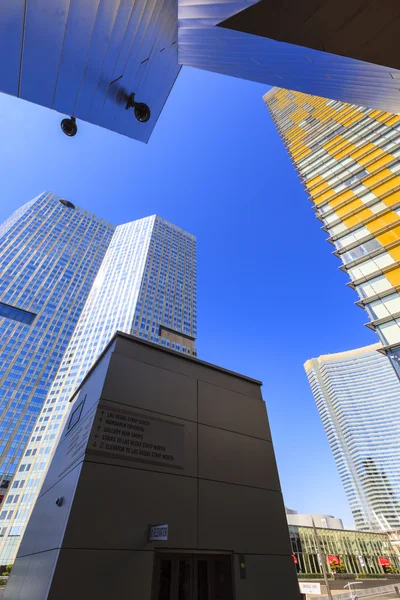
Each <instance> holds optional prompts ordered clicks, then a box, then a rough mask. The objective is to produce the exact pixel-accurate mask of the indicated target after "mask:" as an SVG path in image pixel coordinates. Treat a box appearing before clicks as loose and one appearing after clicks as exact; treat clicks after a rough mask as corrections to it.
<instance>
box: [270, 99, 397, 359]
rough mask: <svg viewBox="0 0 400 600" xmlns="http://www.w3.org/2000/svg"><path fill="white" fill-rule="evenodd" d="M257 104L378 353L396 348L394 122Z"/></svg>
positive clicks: (375, 115) (292, 103) (338, 108)
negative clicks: (291, 165) (270, 120)
mask: <svg viewBox="0 0 400 600" xmlns="http://www.w3.org/2000/svg"><path fill="white" fill-rule="evenodd" d="M264 99H265V101H266V103H267V106H268V108H269V110H270V112H271V115H272V118H273V119H274V121H275V124H276V126H277V128H278V130H279V133H280V135H281V137H282V139H283V141H284V143H285V146H286V148H287V149H288V151H289V153H290V156H291V158H292V160H293V162H294V165H295V167H296V169H297V171H298V173H299V175H300V177H301V180H302V182H303V184H304V185H305V187H306V189H307V192H308V195H309V197H310V200H311V201H312V203H313V205H314V210H315V213H316V216H317V218H318V219H319V220H320V221H321V222H322V223H323V229H324V230H325V231H326V232H327V234H328V236H329V237H328V241H329V242H330V243H331V244H332V245H333V246H334V247H335V252H334V254H336V255H337V256H338V257H339V258H340V260H341V261H342V263H343V265H342V267H341V269H342V270H343V271H344V272H345V273H347V274H348V276H349V278H350V283H349V285H350V286H351V287H352V288H354V289H355V290H356V292H357V294H358V296H359V302H358V304H359V306H361V307H362V308H364V309H365V311H366V313H367V316H368V318H369V320H370V322H371V324H369V326H370V327H372V328H373V329H375V330H376V332H377V334H378V335H379V337H380V340H381V342H382V344H383V346H384V349H385V352H387V353H388V355H389V357H390V358H391V360H392V362H393V366H394V367H395V368H396V369H398V358H397V354H398V352H399V349H398V348H400V296H399V290H400V115H394V114H391V113H387V112H383V111H380V110H372V109H369V108H362V107H360V106H355V105H351V104H344V103H343V102H336V101H334V100H327V99H326V98H319V97H317V96H308V95H306V94H301V93H298V92H291V91H288V90H281V89H277V88H274V90H271V91H270V92H268V93H267V94H266V95H265V96H264Z"/></svg>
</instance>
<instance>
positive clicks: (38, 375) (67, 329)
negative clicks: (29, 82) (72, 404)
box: [0, 193, 114, 517]
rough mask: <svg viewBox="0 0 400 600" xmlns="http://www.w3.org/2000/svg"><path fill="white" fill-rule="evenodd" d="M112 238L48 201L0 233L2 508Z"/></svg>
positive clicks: (62, 204)
mask: <svg viewBox="0 0 400 600" xmlns="http://www.w3.org/2000/svg"><path fill="white" fill-rule="evenodd" d="M113 230H114V227H113V226H112V225H110V224H109V223H106V222H105V221H103V220H102V219H99V218H97V217H95V216H94V215H92V214H90V213H88V212H86V211H85V210H82V209H81V208H77V207H75V206H74V205H73V204H71V203H70V202H67V201H66V200H64V199H62V198H59V197H57V196H55V195H54V194H51V193H43V194H40V195H39V196H38V197H37V198H34V199H33V200H31V201H30V202H27V203H26V204H24V205H23V206H22V207H21V208H19V209H18V210H16V211H15V212H14V213H13V214H12V215H11V216H10V217H9V218H8V219H7V220H6V221H5V222H4V223H3V224H2V225H1V226H0V273H1V275H0V390H1V392H0V492H1V493H0V499H1V500H2V499H3V496H4V494H5V493H6V490H7V488H8V486H9V482H10V480H11V479H12V477H13V475H14V473H15V471H16V469H17V465H18V463H19V462H20V459H21V457H22V455H23V453H24V449H25V447H26V444H27V442H28V439H29V436H30V434H31V432H32V430H33V428H34V425H35V422H36V419H37V417H38V414H39V412H40V409H41V407H42V405H43V403H44V401H45V399H46V396H47V393H48V392H49V389H50V386H51V383H52V381H53V380H54V378H55V376H56V373H57V370H58V367H59V366H60V363H61V360H62V357H63V354H64V351H65V349H66V347H67V345H68V342H69V341H70V339H71V336H72V333H73V331H74V328H75V325H76V323H77V321H78V318H79V316H80V314H81V312H82V309H83V306H84V303H85V300H86V299H87V297H88V294H89V292H90V288H91V287H92V284H93V281H94V278H95V276H96V273H97V271H98V269H99V268H100V265H101V261H102V260H103V258H104V255H105V252H106V250H107V246H108V244H109V242H110V240H111V237H112V234H113ZM10 509H12V507H10ZM7 512H12V510H10V511H7ZM3 517H4V514H3Z"/></svg>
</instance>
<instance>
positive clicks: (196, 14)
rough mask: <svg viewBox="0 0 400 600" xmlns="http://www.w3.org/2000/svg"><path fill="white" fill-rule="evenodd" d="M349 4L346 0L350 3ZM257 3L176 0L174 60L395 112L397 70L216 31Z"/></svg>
mask: <svg viewBox="0 0 400 600" xmlns="http://www.w3.org/2000/svg"><path fill="white" fill-rule="evenodd" d="M351 1H352V0H349V2H351ZM252 4H256V2H245V1H244V0H242V1H237V2H223V3H220V4H216V3H215V2H212V1H210V0H178V30H179V33H178V39H179V62H180V63H181V64H184V65H189V66H192V67H197V68H199V69H206V70H208V71H214V72H217V73H224V74H226V75H231V76H233V77H240V78H243V79H249V80H252V81H258V82H261V83H266V84H269V85H273V86H278V87H281V88H288V89H291V90H299V91H302V92H306V93H309V94H313V95H316V96H323V97H326V98H333V99H335V100H342V101H345V102H350V103H354V104H359V105H361V106H370V107H373V108H381V109H385V110H388V111H391V112H400V71H398V70H396V69H393V68H390V67H383V66H379V65H374V64H371V63H366V62H362V61H359V60H354V59H351V58H346V57H342V56H338V55H335V54H328V53H327V52H322V51H319V50H312V49H309V48H305V47H302V46H296V45H294V44H288V43H285V42H279V41H275V40H271V39H266V38H264V37H260V36H257V35H252V34H249V33H243V32H241V31H236V30H233V29H226V28H225V27H226V25H225V24H224V26H223V27H218V24H222V23H223V22H224V21H226V19H228V18H229V17H230V16H232V15H234V14H236V13H238V12H239V11H240V10H244V9H245V8H248V7H249V6H251V5H252Z"/></svg>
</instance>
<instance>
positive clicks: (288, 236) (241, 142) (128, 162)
mask: <svg viewBox="0 0 400 600" xmlns="http://www.w3.org/2000/svg"><path fill="white" fill-rule="evenodd" d="M267 89H268V88H267V87H266V86H264V85H260V84H255V83H251V82H246V81H241V80H239V79H233V78H229V77H225V76H222V75H217V74H214V73H207V72H202V71H198V70H195V69H189V68H184V69H183V70H182V72H181V74H180V76H179V77H178V80H177V83H176V85H175V88H174V89H173V91H172V93H171V95H170V97H169V100H168V102H167V104H166V107H165V109H164V112H163V113H162V115H161V117H160V120H159V122H158V124H157V127H156V129H155V131H154V133H153V136H152V138H151V139H150V142H149V144H148V145H144V144H141V143H139V142H136V141H133V140H130V139H128V138H124V137H122V136H119V135H117V134H114V133H111V132H109V131H106V130H104V129H101V128H98V127H95V126H93V125H89V124H86V123H78V126H79V133H78V135H77V136H76V137H75V138H71V139H69V138H67V137H65V136H64V135H63V134H62V133H61V130H60V126H59V123H60V119H61V116H60V115H59V114H58V113H56V112H53V111H49V110H47V109H44V108H41V107H38V106H35V105H33V104H28V103H26V102H23V101H21V100H17V99H15V98H12V97H10V96H5V95H3V94H0V113H1V115H2V139H3V143H2V145H1V148H0V164H1V166H2V168H1V175H2V176H1V179H0V221H3V220H4V219H5V218H6V217H7V216H8V215H9V214H10V213H11V212H12V211H13V210H15V209H16V208H17V207H18V206H20V205H21V204H23V203H24V202H26V201H28V200H30V199H31V198H33V197H34V196H35V195H37V194H38V193H40V192H42V191H44V190H49V191H52V192H54V193H56V194H59V195H62V196H64V197H65V198H67V199H68V200H70V201H72V202H73V203H75V204H77V205H79V206H82V207H84V208H86V209H87V210H89V211H92V212H94V213H96V214H97V215H99V216H101V217H103V218H105V219H107V220H109V221H111V222H113V223H115V224H120V223H124V222H127V221H131V220H134V219H137V218H140V217H144V216H147V215H151V214H154V213H157V214H159V215H161V216H162V217H164V218H166V219H168V220H170V221H172V222H173V223H175V224H177V225H179V226H180V227H183V228H185V229H187V230H188V231H190V232H191V233H193V234H195V235H196V237H197V242H198V301H199V302H198V315H199V323H198V332H199V338H198V353H199V358H202V359H204V360H206V361H209V362H213V363H216V364H218V365H221V366H223V367H226V368H228V369H231V370H234V371H238V372H240V373H243V374H246V375H249V376H252V377H255V378H257V379H261V380H262V381H263V382H264V386H263V394H264V398H265V401H266V403H267V409H268V413H269V417H270V421H271V427H272V433H273V439H274V444H275V450H276V455H277V460H278V467H279V472H280V476H281V482H282V487H283V492H284V497H285V502H286V504H287V506H289V507H290V508H295V509H297V510H299V511H300V512H322V513H328V514H334V515H335V516H339V517H342V518H343V519H344V521H345V523H347V524H351V523H352V518H351V513H350V511H349V508H348V505H347V501H346V498H345V496H344V492H343V490H342V486H341V483H340V480H339V477H338V474H337V472H336V468H335V464H334V462H333V458H332V456H331V452H330V449H329V446H328V443H327V440H326V437H325V433H324V431H323V428H322V425H321V423H320V420H319V417H318V413H317V409H316V407H315V403H314V400H313V397H312V395H311V391H310V389H309V386H308V383H307V379H306V376H305V373H304V370H303V363H304V362H305V361H306V360H307V359H308V358H311V357H314V356H318V355H320V354H327V353H330V352H338V351H342V350H347V349H351V348H355V347H358V346H362V345H365V344H369V343H374V342H376V341H377V338H376V336H375V334H373V333H372V332H371V331H370V330H368V329H367V328H365V327H363V324H364V323H365V322H366V321H367V317H366V315H365V314H364V313H363V311H362V310H361V309H360V308H358V307H357V306H355V304H354V302H355V301H356V300H357V297H356V294H355V292H353V291H352V290H351V289H349V288H348V287H346V282H347V280H348V279H347V277H346V275H345V274H344V273H342V272H341V271H339V270H338V267H339V264H340V263H339V261H338V259H337V258H335V257H334V256H333V255H332V250H333V248H332V246H330V245H329V244H327V243H326V242H325V238H326V234H325V233H324V232H323V231H321V230H320V223H319V222H318V221H317V220H316V219H315V217H314V212H313V210H312V208H311V203H310V202H309V200H308V199H307V196H306V194H305V192H304V191H303V188H302V186H301V184H300V181H299V179H298V177H297V174H296V172H295V171H294V169H293V167H292V164H291V162H290V160H289V157H288V155H287V153H286V150H285V149H284V147H283V144H282V142H281V141H280V138H279V136H278V133H277V132H276V130H275V127H274V124H273V122H272V120H271V118H270V117H269V114H268V111H267V109H266V107H265V105H264V102H263V101H262V95H263V94H264V93H265V92H266V91H267ZM267 509H268V507H266V510H267Z"/></svg>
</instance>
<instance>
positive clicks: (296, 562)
mask: <svg viewBox="0 0 400 600" xmlns="http://www.w3.org/2000/svg"><path fill="white" fill-rule="evenodd" d="M292 556H293V560H294V564H295V565H298V564H299V561H298V560H297V558H296V556H295V554H292Z"/></svg>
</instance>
